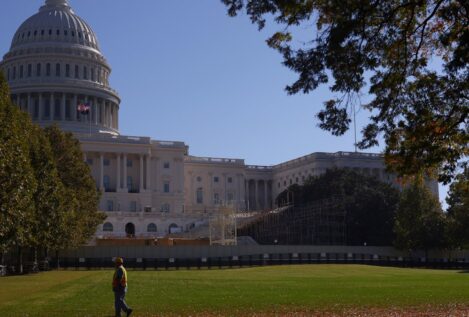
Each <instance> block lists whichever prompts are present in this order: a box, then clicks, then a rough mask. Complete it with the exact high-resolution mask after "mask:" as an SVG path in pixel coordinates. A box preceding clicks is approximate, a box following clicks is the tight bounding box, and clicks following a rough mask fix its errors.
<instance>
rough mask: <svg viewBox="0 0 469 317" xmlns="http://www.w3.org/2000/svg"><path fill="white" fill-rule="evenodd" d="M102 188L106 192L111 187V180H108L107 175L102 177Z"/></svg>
mask: <svg viewBox="0 0 469 317" xmlns="http://www.w3.org/2000/svg"><path fill="white" fill-rule="evenodd" d="M103 186H104V189H106V190H107V189H109V187H110V186H111V179H110V178H109V175H104V176H103Z"/></svg>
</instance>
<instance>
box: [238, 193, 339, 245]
mask: <svg viewBox="0 0 469 317" xmlns="http://www.w3.org/2000/svg"><path fill="white" fill-rule="evenodd" d="M238 234H239V235H240V236H241V235H242V236H251V237H252V238H253V239H254V240H256V241H257V242H258V243H259V244H282V245H344V244H346V241H347V239H346V210H345V207H344V200H343V198H342V197H333V198H328V199H323V200H319V201H315V202H313V203H310V204H307V205H304V206H293V205H290V206H283V207H280V208H278V209H276V210H272V211H270V212H267V213H265V214H264V215H262V217H259V218H257V219H256V220H255V221H253V222H251V223H248V224H246V225H245V226H243V227H240V228H239V229H238Z"/></svg>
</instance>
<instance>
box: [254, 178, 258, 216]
mask: <svg viewBox="0 0 469 317" xmlns="http://www.w3.org/2000/svg"><path fill="white" fill-rule="evenodd" d="M254 189H255V192H254V201H255V205H256V209H254V210H259V181H258V180H257V179H255V180H254Z"/></svg>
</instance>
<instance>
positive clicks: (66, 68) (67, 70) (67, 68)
mask: <svg viewBox="0 0 469 317" xmlns="http://www.w3.org/2000/svg"><path fill="white" fill-rule="evenodd" d="M65 76H66V77H70V65H69V64H66V65H65Z"/></svg>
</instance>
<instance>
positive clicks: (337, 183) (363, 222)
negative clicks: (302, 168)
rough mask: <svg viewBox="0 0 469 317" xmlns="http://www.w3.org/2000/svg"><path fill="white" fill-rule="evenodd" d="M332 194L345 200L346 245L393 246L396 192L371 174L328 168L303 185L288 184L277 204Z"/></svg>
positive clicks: (311, 199) (312, 199) (305, 200)
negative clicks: (289, 185) (370, 175)
mask: <svg viewBox="0 0 469 317" xmlns="http://www.w3.org/2000/svg"><path fill="white" fill-rule="evenodd" d="M331 197H337V198H338V199H342V200H343V201H344V206H345V210H346V237H347V244H349V245H363V244H364V243H365V242H366V243H367V244H368V245H392V243H393V241H394V238H395V236H394V232H393V224H394V217H395V213H396V209H397V204H398V201H399V192H398V190H397V189H396V188H394V187H393V186H392V185H391V184H387V183H383V182H381V181H379V180H377V179H376V178H374V177H368V176H365V175H363V174H360V173H357V172H354V171H349V170H343V169H336V170H327V171H326V173H325V174H322V175H320V176H317V177H311V178H309V179H307V180H306V181H305V184H304V185H302V186H299V185H293V186H291V187H290V188H289V189H288V190H286V191H284V192H282V193H281V194H280V195H279V196H278V197H277V203H278V204H280V205H281V204H282V202H286V201H287V200H288V201H290V202H291V201H293V202H294V204H295V205H297V206H299V205H303V204H308V203H310V202H314V201H319V200H321V199H326V198H331Z"/></svg>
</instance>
